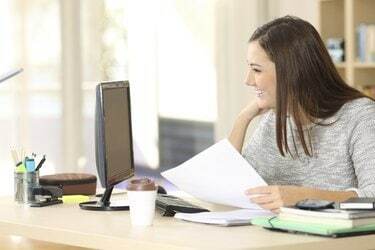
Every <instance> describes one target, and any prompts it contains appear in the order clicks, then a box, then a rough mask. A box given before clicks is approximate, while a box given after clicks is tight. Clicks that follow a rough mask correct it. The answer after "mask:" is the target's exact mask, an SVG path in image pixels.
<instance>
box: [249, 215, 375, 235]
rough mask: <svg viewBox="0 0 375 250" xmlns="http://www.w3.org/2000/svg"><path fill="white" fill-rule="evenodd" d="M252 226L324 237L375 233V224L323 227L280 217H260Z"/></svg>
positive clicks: (254, 220)
mask: <svg viewBox="0 0 375 250" xmlns="http://www.w3.org/2000/svg"><path fill="white" fill-rule="evenodd" d="M251 224H253V225H257V226H262V227H265V228H269V229H273V230H276V229H277V230H282V231H287V232H291V233H296V232H300V233H308V234H314V235H323V236H331V237H343V236H353V235H364V234H371V233H375V224H371V225H365V226H358V227H353V228H348V227H343V226H337V225H323V224H314V223H305V222H296V221H290V220H282V219H279V218H278V217H259V218H255V219H252V220H251Z"/></svg>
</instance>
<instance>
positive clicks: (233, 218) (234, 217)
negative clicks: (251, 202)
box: [174, 209, 274, 226]
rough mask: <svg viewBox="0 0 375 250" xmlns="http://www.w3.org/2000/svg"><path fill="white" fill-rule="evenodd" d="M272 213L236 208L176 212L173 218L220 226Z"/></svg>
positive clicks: (246, 222) (235, 223)
mask: <svg viewBox="0 0 375 250" xmlns="http://www.w3.org/2000/svg"><path fill="white" fill-rule="evenodd" d="M272 215H274V214H273V213H271V212H269V211H265V210H259V209H238V210H232V211H226V212H202V213H194V214H188V213H176V214H175V216H174V217H175V218H177V219H181V220H186V221H192V222H198V223H206V224H215V225H222V226H236V225H249V224H251V223H250V220H251V219H254V218H257V217H263V216H272Z"/></svg>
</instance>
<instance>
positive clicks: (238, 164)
mask: <svg viewBox="0 0 375 250" xmlns="http://www.w3.org/2000/svg"><path fill="white" fill-rule="evenodd" d="M161 174H162V176H164V177H165V178H166V179H167V180H169V181H170V182H172V183H173V184H174V185H176V186H177V187H178V188H179V189H181V190H182V191H184V192H186V193H189V194H191V195H192V196H194V197H196V198H198V199H201V200H204V201H208V202H212V203H218V204H223V205H229V206H234V207H239V208H250V209H261V208H260V207H259V206H258V205H256V204H254V203H252V202H251V201H250V200H249V198H248V197H247V196H246V195H245V190H246V189H248V188H251V187H256V186H266V185H267V183H266V182H265V181H264V180H263V179H262V177H260V176H259V175H258V173H257V172H256V171H255V170H254V169H253V167H252V166H250V164H249V163H248V162H247V161H246V160H245V159H244V158H243V157H242V155H241V154H240V153H238V151H237V150H236V149H235V148H234V147H233V146H232V144H231V143H230V142H229V141H228V140H226V139H224V140H221V141H219V142H218V143H216V144H214V145H213V146H211V147H209V148H208V149H206V150H204V151H203V152H201V153H199V154H197V155H196V156H194V157H193V158H191V159H190V160H188V161H186V162H184V163H182V164H181V165H179V166H177V167H175V168H172V169H170V170H167V171H164V172H162V173H161Z"/></svg>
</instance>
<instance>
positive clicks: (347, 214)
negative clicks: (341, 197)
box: [280, 207, 375, 219]
mask: <svg viewBox="0 0 375 250" xmlns="http://www.w3.org/2000/svg"><path fill="white" fill-rule="evenodd" d="M280 211H281V213H288V214H296V215H303V216H311V217H318V218H337V219H357V218H371V217H375V211H371V210H339V209H322V210H304V209H299V208H293V207H281V208H280Z"/></svg>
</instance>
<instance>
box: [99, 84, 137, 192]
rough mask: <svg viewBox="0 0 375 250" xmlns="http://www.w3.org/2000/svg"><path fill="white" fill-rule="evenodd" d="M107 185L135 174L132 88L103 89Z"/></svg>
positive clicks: (108, 87)
mask: <svg viewBox="0 0 375 250" xmlns="http://www.w3.org/2000/svg"><path fill="white" fill-rule="evenodd" d="M102 94H103V105H104V110H103V111H104V131H105V132H104V138H105V152H106V162H107V169H106V172H107V180H106V182H107V185H114V184H116V183H118V182H120V181H123V180H125V179H127V178H129V177H131V176H132V175H133V174H134V164H133V148H132V132H131V119H130V96H129V87H125V86H121V87H119V86H116V87H111V86H107V87H103V92H102Z"/></svg>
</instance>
